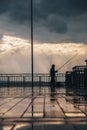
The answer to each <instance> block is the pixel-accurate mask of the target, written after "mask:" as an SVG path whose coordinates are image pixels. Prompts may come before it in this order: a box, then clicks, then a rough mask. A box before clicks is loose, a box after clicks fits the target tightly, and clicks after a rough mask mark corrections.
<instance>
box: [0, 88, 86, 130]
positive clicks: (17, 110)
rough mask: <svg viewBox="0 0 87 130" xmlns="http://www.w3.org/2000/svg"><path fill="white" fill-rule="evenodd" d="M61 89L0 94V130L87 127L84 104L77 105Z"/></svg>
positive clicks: (75, 129) (62, 129)
mask: <svg viewBox="0 0 87 130" xmlns="http://www.w3.org/2000/svg"><path fill="white" fill-rule="evenodd" d="M64 91H65V90H64V89H58V90H57V91H56V93H53V94H50V90H49V89H48V88H45V89H42V90H41V92H40V93H38V92H36V91H35V93H34V95H33V98H32V95H31V94H27V95H26V96H25V97H6V98H5V97H3V98H0V126H1V129H0V130H27V129H28V130H54V129H55V130H57V129H58V130H82V129H84V130H87V114H86V108H87V104H84V105H82V104H81V106H80V107H77V106H76V105H75V104H73V102H71V100H66V99H67V97H66V95H65V92H64ZM68 99H69V98H68Z"/></svg>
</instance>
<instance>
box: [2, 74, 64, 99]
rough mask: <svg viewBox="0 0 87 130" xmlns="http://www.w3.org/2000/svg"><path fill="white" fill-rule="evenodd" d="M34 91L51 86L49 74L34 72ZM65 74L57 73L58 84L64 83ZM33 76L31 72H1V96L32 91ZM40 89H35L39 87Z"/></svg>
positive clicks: (24, 93) (18, 94)
mask: <svg viewBox="0 0 87 130" xmlns="http://www.w3.org/2000/svg"><path fill="white" fill-rule="evenodd" d="M33 78H34V83H33V85H34V91H38V92H40V91H41V88H42V87H49V86H50V76H49V74H34V77H33ZM64 80H65V74H63V73H61V74H57V75H56V85H57V86H58V85H60V86H61V85H63V84H64ZM31 86H32V77H31V74H29V73H23V74H0V96H1V97H2V96H20V95H21V96H24V95H27V93H28V94H29V93H32V92H30V91H31ZM37 87H38V89H35V88H37Z"/></svg>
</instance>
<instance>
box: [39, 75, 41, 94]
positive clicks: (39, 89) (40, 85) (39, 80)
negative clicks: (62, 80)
mask: <svg viewBox="0 0 87 130" xmlns="http://www.w3.org/2000/svg"><path fill="white" fill-rule="evenodd" d="M40 93H41V76H39V94H40Z"/></svg>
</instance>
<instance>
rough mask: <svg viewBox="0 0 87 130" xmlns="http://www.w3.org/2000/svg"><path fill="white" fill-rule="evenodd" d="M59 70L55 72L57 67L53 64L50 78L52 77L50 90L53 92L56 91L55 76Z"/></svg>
mask: <svg viewBox="0 0 87 130" xmlns="http://www.w3.org/2000/svg"><path fill="white" fill-rule="evenodd" d="M56 72H57V70H55V65H54V64H52V66H51V69H50V77H51V81H50V88H51V92H52V91H55V74H56Z"/></svg>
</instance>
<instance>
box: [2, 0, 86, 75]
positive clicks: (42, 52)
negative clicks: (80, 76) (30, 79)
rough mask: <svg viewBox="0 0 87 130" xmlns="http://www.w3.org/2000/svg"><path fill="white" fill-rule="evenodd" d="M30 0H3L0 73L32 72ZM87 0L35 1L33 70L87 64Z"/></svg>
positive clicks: (64, 68) (46, 71)
mask: <svg viewBox="0 0 87 130" xmlns="http://www.w3.org/2000/svg"><path fill="white" fill-rule="evenodd" d="M30 9H31V6H30V0H0V73H16V72H17V73H26V72H29V73H30V72H31V42H30V38H31V31H30ZM86 24H87V0H54V1H51V0H33V30H34V72H35V73H48V72H49V68H50V66H51V64H52V63H54V64H55V65H56V68H57V69H58V68H59V67H61V65H63V64H64V63H65V62H66V61H67V60H68V59H69V58H71V57H72V56H74V55H75V56H74V58H73V59H72V60H71V61H70V62H69V63H68V64H67V65H66V66H64V67H63V68H62V69H61V70H60V72H65V71H67V70H70V69H72V67H73V66H75V65H84V64H85V63H84V60H85V59H86V55H87V25H86Z"/></svg>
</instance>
